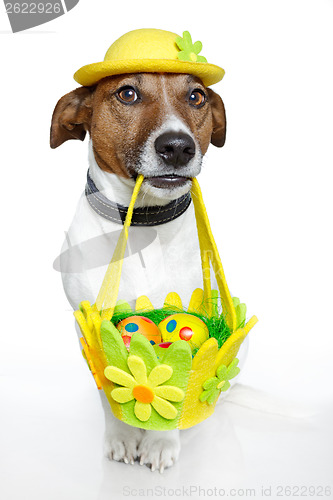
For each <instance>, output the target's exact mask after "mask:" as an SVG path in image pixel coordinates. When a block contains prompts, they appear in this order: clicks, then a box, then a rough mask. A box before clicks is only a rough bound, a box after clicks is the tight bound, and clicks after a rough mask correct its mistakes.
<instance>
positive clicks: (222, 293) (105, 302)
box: [74, 175, 257, 430]
mask: <svg viewBox="0 0 333 500" xmlns="http://www.w3.org/2000/svg"><path fill="white" fill-rule="evenodd" d="M142 182H143V176H142V175H140V176H138V178H137V181H136V185H135V188H134V191H133V195H132V199H131V203H130V205H129V208H128V212H127V216H126V220H125V222H124V226H123V229H122V232H121V235H120V237H119V239H118V242H117V246H116V249H115V251H114V254H113V257H112V260H111V262H110V264H109V266H108V269H107V272H106V274H105V277H104V280H103V283H102V286H101V289H100V291H99V294H98V297H97V299H96V302H95V304H93V305H90V303H89V302H87V301H83V302H81V304H80V309H79V310H78V311H75V313H74V315H75V318H76V321H77V322H78V324H79V326H80V329H81V332H82V337H81V338H80V341H81V344H82V347H83V354H84V357H85V358H86V361H87V363H88V365H89V368H90V370H91V372H92V374H93V376H94V379H95V382H96V384H97V387H98V389H103V390H104V392H105V394H106V396H107V398H108V401H109V403H110V407H111V410H112V412H113V414H114V415H115V417H117V418H118V419H120V420H122V421H123V422H125V423H126V424H129V425H132V426H134V427H140V428H143V429H153V430H171V429H176V428H179V429H186V428H188V427H192V426H193V425H195V424H197V423H199V422H201V421H203V420H205V419H206V418H207V417H209V416H210V415H211V414H212V413H213V412H214V408H215V404H216V402H217V400H218V398H219V396H220V394H221V392H225V391H226V390H227V389H228V388H229V387H230V383H229V380H230V379H232V378H233V377H235V376H236V375H237V374H238V372H239V368H238V366H237V363H238V360H237V358H236V356H237V353H238V350H239V348H240V346H241V344H242V342H243V340H244V339H245V337H246V335H247V334H248V333H249V331H250V330H251V328H252V327H253V326H254V324H255V323H256V322H257V318H256V317H255V316H253V317H252V318H251V319H250V320H249V321H248V322H247V323H246V322H245V306H244V304H240V303H239V300H238V299H235V298H233V299H232V297H231V295H230V293H229V290H228V286H227V283H226V280H225V276H224V272H223V268H222V264H221V260H220V257H219V254H218V251H217V248H216V244H215V242H214V238H213V235H212V232H211V229H210V225H209V221H208V217H207V213H206V209H205V206H204V203H203V200H202V195H201V190H200V187H199V184H198V181H197V180H196V179H193V182H192V190H191V195H192V200H193V204H194V210H195V217H196V223H197V230H198V237H199V244H200V253H201V263H202V275H203V289H196V290H194V291H193V293H192V297H191V300H190V303H189V305H188V308H187V309H186V310H184V308H183V306H182V301H181V298H180V297H179V295H178V294H177V293H175V292H170V293H169V294H168V295H167V297H166V299H165V303H164V307H163V308H162V309H161V310H156V309H154V307H153V305H152V304H151V302H150V300H149V298H148V297H146V296H141V297H139V298H138V299H137V301H136V306H135V311H133V310H132V309H131V307H130V306H129V304H128V303H126V302H125V301H118V290H119V284H120V278H121V271H122V265H123V259H124V254H125V249H126V244H127V239H128V228H129V226H130V224H131V218H132V213H133V208H134V204H135V200H136V198H137V195H138V192H139V190H140V187H141V184H142ZM211 267H212V269H213V271H214V273H215V276H216V281H217V285H218V290H212V289H211V278H210V272H211ZM133 315H134V319H133ZM154 317H155V318H156V317H158V318H159V320H158V321H160V320H161V322H160V324H159V328H158V327H157V325H156V324H155V323H154ZM121 318H122V319H121ZM135 318H137V320H135ZM142 321H143V322H144V324H143V327H142V328H143V329H145V327H147V329H148V330H149V329H151V330H152V334H151V335H153V337H149V334H148V335H145V334H142V332H140V331H139V330H140V328H141V327H140V324H139V323H140V322H142ZM177 323H179V325H177ZM119 325H123V326H122V327H120V326H119ZM156 331H157V333H156ZM158 332H160V333H161V339H160V340H162V341H163V342H161V343H160V344H159V340H157V341H156V342H155V341H154V340H152V339H153V338H154V339H155V340H156V337H154V335H157V338H158V336H159V333H158ZM124 334H125V335H124ZM125 337H126V338H125ZM149 339H150V340H149ZM194 340H196V341H197V342H194ZM125 344H126V345H125Z"/></svg>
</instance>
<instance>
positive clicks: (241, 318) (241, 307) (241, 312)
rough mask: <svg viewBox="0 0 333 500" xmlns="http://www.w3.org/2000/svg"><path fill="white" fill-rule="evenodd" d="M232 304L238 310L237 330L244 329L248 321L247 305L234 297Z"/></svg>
mask: <svg viewBox="0 0 333 500" xmlns="http://www.w3.org/2000/svg"><path fill="white" fill-rule="evenodd" d="M232 302H233V304H234V306H235V310H236V318H237V328H242V327H243V326H244V325H245V320H246V305H245V304H241V303H240V300H239V298H238V297H232Z"/></svg>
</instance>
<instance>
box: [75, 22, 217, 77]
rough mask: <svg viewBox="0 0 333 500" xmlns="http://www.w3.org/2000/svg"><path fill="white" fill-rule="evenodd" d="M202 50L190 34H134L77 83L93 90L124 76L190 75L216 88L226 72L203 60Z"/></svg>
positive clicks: (91, 66) (120, 40)
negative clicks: (113, 77) (102, 82)
mask: <svg viewBox="0 0 333 500" xmlns="http://www.w3.org/2000/svg"><path fill="white" fill-rule="evenodd" d="M201 49H202V43H201V42H199V41H198V42H195V43H192V38H191V35H190V34H189V32H188V31H184V33H183V38H181V37H179V36H178V35H176V34H175V33H171V32H170V31H163V30H157V29H140V30H134V31H130V32H129V33H126V34H125V35H123V36H121V37H120V38H118V40H116V41H115V42H114V43H113V44H112V45H111V47H110V48H109V49H108V51H107V53H106V54H105V58H104V61H103V62H99V63H93V64H88V65H86V66H83V67H82V68H80V69H79V70H78V71H77V72H76V73H75V74H74V79H75V80H76V81H77V82H78V83H80V84H81V85H85V86H89V85H94V84H95V83H97V82H98V81H99V80H101V79H102V78H105V77H106V76H111V75H121V74H124V73H144V72H146V73H147V72H148V73H186V74H190V75H194V76H197V77H199V78H200V79H201V80H202V82H203V84H204V85H206V86H208V85H213V84H214V83H217V82H219V81H220V80H222V78H223V76H224V70H223V69H222V68H220V67H219V66H215V64H209V63H208V62H207V61H206V59H205V58H204V57H203V56H199V55H198V54H199V52H200V51H201Z"/></svg>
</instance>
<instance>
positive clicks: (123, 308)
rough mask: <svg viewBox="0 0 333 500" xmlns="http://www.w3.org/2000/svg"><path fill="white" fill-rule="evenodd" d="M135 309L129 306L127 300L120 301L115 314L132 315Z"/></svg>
mask: <svg viewBox="0 0 333 500" xmlns="http://www.w3.org/2000/svg"><path fill="white" fill-rule="evenodd" d="M132 312H133V309H132V308H131V306H130V305H129V303H128V302H126V300H118V301H117V303H116V307H115V308H114V312H113V314H119V313H132Z"/></svg>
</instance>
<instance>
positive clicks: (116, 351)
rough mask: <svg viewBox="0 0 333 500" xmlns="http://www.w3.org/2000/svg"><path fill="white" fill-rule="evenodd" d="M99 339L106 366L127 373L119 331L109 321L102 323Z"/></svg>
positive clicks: (125, 352) (126, 354) (122, 342)
mask: <svg viewBox="0 0 333 500" xmlns="http://www.w3.org/2000/svg"><path fill="white" fill-rule="evenodd" d="M101 339H102V344H103V350H104V353H105V357H106V359H107V362H108V364H109V365H111V366H116V367H117V368H121V369H122V370H124V371H127V372H129V370H128V366H127V358H128V352H127V349H126V347H125V344H124V341H123V339H122V338H121V335H120V333H119V331H118V330H117V328H116V327H115V326H114V324H113V323H111V321H107V320H104V321H102V323H101Z"/></svg>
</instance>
